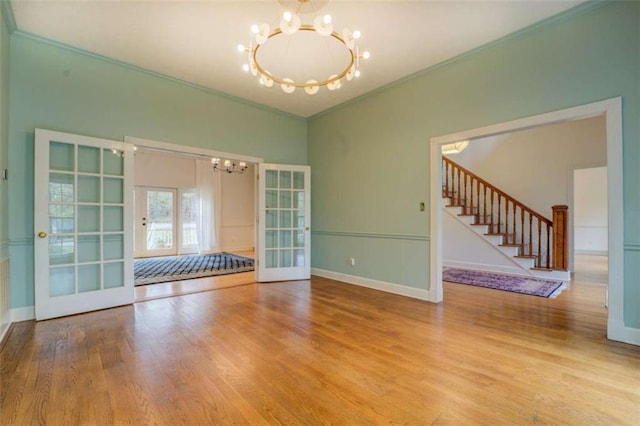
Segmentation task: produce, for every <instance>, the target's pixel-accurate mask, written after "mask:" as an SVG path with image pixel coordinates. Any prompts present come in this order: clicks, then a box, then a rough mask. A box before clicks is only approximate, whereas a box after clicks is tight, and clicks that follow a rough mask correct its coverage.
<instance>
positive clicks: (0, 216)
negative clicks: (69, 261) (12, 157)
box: [0, 8, 10, 256]
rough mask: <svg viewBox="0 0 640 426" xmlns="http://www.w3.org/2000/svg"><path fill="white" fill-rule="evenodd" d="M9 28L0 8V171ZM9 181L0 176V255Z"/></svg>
mask: <svg viewBox="0 0 640 426" xmlns="http://www.w3.org/2000/svg"><path fill="white" fill-rule="evenodd" d="M9 37H10V35H9V30H8V28H7V24H6V23H5V19H4V10H2V8H0V173H2V170H4V169H6V168H7V167H8V162H9V158H8V157H9V156H8V154H9ZM8 186H9V182H8V181H3V180H2V179H1V178H0V256H5V255H6V254H7V253H8V247H9V214H8V212H9V188H8Z"/></svg>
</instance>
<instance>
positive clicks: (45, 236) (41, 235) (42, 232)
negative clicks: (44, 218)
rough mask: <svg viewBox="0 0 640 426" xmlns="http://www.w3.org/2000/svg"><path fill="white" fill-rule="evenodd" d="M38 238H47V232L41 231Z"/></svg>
mask: <svg viewBox="0 0 640 426" xmlns="http://www.w3.org/2000/svg"><path fill="white" fill-rule="evenodd" d="M38 237H40V238H47V233H46V232H44V231H40V232H38Z"/></svg>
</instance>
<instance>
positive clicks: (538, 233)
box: [442, 156, 570, 281]
mask: <svg viewBox="0 0 640 426" xmlns="http://www.w3.org/2000/svg"><path fill="white" fill-rule="evenodd" d="M442 162H443V164H442V171H443V179H442V182H443V187H442V197H443V198H444V203H443V206H444V208H445V210H446V211H447V212H448V213H449V214H451V215H452V216H454V217H455V218H456V219H458V220H459V221H460V222H462V223H463V224H464V225H465V226H467V227H468V228H469V229H471V230H472V231H473V232H475V233H476V234H478V235H479V236H481V237H482V238H483V239H485V240H486V241H487V242H488V243H490V244H491V245H492V246H494V247H495V249H496V250H499V251H500V252H501V253H503V254H504V255H505V256H507V257H509V258H510V259H511V260H512V261H513V263H514V264H515V265H516V266H517V267H518V268H519V269H521V270H522V273H523V274H526V275H532V276H536V277H540V278H546V279H555V280H562V281H568V280H569V279H570V276H569V271H568V240H567V212H568V207H567V206H553V207H552V210H553V216H552V217H553V219H552V220H550V219H547V218H546V217H544V216H543V215H541V214H540V213H538V212H536V211H534V210H533V209H531V208H529V207H527V206H526V205H525V204H523V203H522V202H520V201H518V200H516V199H515V198H513V197H511V196H510V195H508V194H506V193H505V192H504V191H502V190H500V189H498V188H497V187H496V186H494V185H492V184H491V183H489V182H487V181H485V180H484V179H482V178H480V177H479V176H477V175H475V174H474V173H472V172H470V171H469V170H467V169H465V168H464V167H462V166H461V165H459V164H457V163H456V162H454V161H452V160H450V159H449V158H447V157H445V156H443V157H442Z"/></svg>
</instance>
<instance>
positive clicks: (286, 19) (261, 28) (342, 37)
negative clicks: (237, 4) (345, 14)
mask: <svg viewBox="0 0 640 426" xmlns="http://www.w3.org/2000/svg"><path fill="white" fill-rule="evenodd" d="M299 2H300V4H303V3H307V2H308V0H299ZM298 31H306V32H315V33H316V34H318V35H319V36H321V37H333V38H334V39H335V40H337V41H338V42H339V43H340V44H341V45H342V46H343V47H344V48H345V49H346V50H347V53H348V58H349V60H348V62H347V66H346V67H345V68H344V69H340V70H339V71H338V72H336V73H335V74H332V75H331V76H329V77H328V78H326V79H324V80H321V81H316V80H307V81H294V80H292V79H290V78H286V77H282V76H278V75H275V74H273V73H271V72H269V71H267V70H266V69H265V68H264V67H263V66H262V64H261V63H260V62H259V60H258V56H257V55H258V51H259V50H260V47H261V46H264V44H265V43H267V41H268V40H270V39H272V38H274V37H278V36H285V37H286V36H291V35H293V34H295V33H297V32H298ZM251 32H252V33H253V34H254V35H255V37H254V40H252V41H251V42H250V43H249V46H248V47H245V46H244V45H238V51H239V52H242V53H246V54H247V57H248V64H244V66H243V69H244V71H245V72H249V71H250V72H251V74H252V75H253V76H254V77H258V79H259V82H260V84H261V85H263V86H265V87H272V86H273V84H274V83H278V84H279V85H280V87H281V89H282V91H284V92H285V93H288V94H290V93H293V92H295V90H296V88H302V89H304V91H305V92H306V93H307V94H309V95H315V94H316V93H318V90H319V88H320V87H325V86H326V87H327V89H329V90H331V91H333V90H336V89H338V88H340V85H341V80H342V79H345V80H347V81H351V80H352V79H353V78H354V77H359V76H360V69H359V68H360V60H361V59H368V58H369V56H370V54H369V52H367V51H365V52H363V53H362V54H361V53H360V51H359V48H358V46H357V44H356V41H357V40H358V39H359V38H360V36H361V33H360V31H357V30H356V31H351V30H350V29H348V28H345V29H344V30H343V31H342V34H340V33H338V32H336V31H334V30H333V24H332V19H331V15H328V14H326V15H318V16H317V17H316V18H315V19H314V21H313V25H310V24H302V23H301V19H300V17H299V16H298V15H297V14H295V13H292V12H290V11H285V12H284V14H283V16H282V19H281V21H280V27H279V28H275V29H274V30H273V31H271V29H270V27H269V24H261V25H256V24H254V25H252V26H251ZM254 41H255V45H254V43H253V42H254Z"/></svg>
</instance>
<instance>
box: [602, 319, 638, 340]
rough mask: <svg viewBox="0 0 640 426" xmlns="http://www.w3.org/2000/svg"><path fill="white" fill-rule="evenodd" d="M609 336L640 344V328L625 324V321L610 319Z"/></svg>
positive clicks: (613, 338) (612, 338)
mask: <svg viewBox="0 0 640 426" xmlns="http://www.w3.org/2000/svg"><path fill="white" fill-rule="evenodd" d="M607 338H609V339H611V340H615V341H618V342H623V343H629V344H631V345H636V346H640V328H631V327H627V326H626V325H624V322H623V321H616V320H611V319H609V323H608V327H607Z"/></svg>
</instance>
